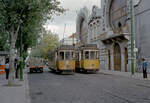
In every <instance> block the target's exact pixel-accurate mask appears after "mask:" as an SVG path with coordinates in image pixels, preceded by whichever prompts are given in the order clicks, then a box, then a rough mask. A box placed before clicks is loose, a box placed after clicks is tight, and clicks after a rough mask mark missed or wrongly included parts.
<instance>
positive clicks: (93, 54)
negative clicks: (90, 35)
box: [91, 51, 96, 59]
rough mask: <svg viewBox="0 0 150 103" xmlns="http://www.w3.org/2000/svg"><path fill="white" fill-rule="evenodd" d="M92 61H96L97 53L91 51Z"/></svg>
mask: <svg viewBox="0 0 150 103" xmlns="http://www.w3.org/2000/svg"><path fill="white" fill-rule="evenodd" d="M91 59H96V52H95V51H91Z"/></svg>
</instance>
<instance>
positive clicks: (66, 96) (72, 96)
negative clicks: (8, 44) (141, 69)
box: [28, 71, 150, 103]
mask: <svg viewBox="0 0 150 103" xmlns="http://www.w3.org/2000/svg"><path fill="white" fill-rule="evenodd" d="M28 75H29V76H28V77H29V87H30V95H31V103H150V95H149V94H150V83H149V81H144V80H134V79H128V78H125V77H120V76H114V75H106V74H101V73H98V74H82V73H75V74H74V75H58V74H55V73H51V72H49V71H44V73H33V74H28Z"/></svg>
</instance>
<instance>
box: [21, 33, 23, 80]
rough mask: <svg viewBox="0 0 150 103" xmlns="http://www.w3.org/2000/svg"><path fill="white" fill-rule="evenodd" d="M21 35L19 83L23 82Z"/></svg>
mask: <svg viewBox="0 0 150 103" xmlns="http://www.w3.org/2000/svg"><path fill="white" fill-rule="evenodd" d="M22 62H23V57H22V33H21V32H20V81H23V65H22Z"/></svg>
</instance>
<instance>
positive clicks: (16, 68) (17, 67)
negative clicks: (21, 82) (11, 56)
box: [15, 59, 19, 79]
mask: <svg viewBox="0 0 150 103" xmlns="http://www.w3.org/2000/svg"><path fill="white" fill-rule="evenodd" d="M15 70H16V73H15V77H16V79H18V71H19V63H18V60H17V59H15Z"/></svg>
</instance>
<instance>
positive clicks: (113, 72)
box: [99, 69, 150, 80]
mask: <svg viewBox="0 0 150 103" xmlns="http://www.w3.org/2000/svg"><path fill="white" fill-rule="evenodd" d="M99 73H103V74H110V75H118V76H123V77H128V78H132V79H138V80H150V74H147V76H148V78H147V79H144V78H143V73H135V74H134V75H131V72H120V71H111V70H102V69H101V70H100V71H99Z"/></svg>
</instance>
